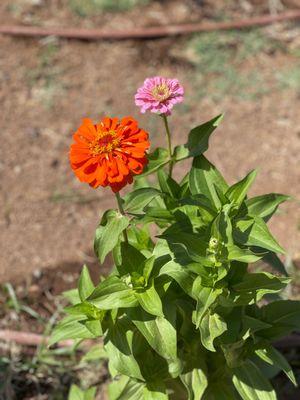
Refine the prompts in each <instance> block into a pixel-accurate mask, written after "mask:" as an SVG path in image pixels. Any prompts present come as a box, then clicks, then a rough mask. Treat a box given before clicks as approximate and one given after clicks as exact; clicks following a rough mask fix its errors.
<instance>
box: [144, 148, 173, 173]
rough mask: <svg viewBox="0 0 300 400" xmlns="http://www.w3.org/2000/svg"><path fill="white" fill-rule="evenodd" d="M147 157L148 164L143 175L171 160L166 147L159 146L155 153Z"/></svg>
mask: <svg viewBox="0 0 300 400" xmlns="http://www.w3.org/2000/svg"><path fill="white" fill-rule="evenodd" d="M147 159H148V164H147V165H146V167H145V168H144V171H143V174H142V176H146V175H149V174H152V172H154V171H157V170H158V169H159V168H161V167H163V166H164V165H166V164H167V163H168V162H169V153H168V151H167V150H166V149H163V148H162V147H158V148H157V149H155V150H154V152H153V153H150V154H148V156H147Z"/></svg>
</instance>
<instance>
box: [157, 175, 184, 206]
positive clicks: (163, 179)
mask: <svg viewBox="0 0 300 400" xmlns="http://www.w3.org/2000/svg"><path fill="white" fill-rule="evenodd" d="M157 177H158V182H159V186H160V189H161V191H162V192H163V193H166V194H168V195H169V196H171V197H172V198H174V199H176V198H177V197H178V194H179V192H180V185H179V184H178V183H177V182H176V181H175V180H174V179H173V178H171V177H170V176H169V175H167V174H166V173H165V171H164V170H163V169H160V170H159V171H158V172H157Z"/></svg>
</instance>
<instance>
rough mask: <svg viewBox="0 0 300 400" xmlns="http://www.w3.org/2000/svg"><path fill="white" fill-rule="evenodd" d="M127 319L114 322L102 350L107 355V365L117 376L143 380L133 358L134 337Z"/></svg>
mask: <svg viewBox="0 0 300 400" xmlns="http://www.w3.org/2000/svg"><path fill="white" fill-rule="evenodd" d="M131 325H132V324H131V322H130V321H129V320H128V318H125V317H123V318H121V319H118V320H116V322H115V324H114V325H113V326H112V327H111V328H110V329H109V331H108V334H107V336H106V338H105V343H104V348H105V350H106V352H107V353H108V354H109V365H110V367H111V366H112V367H113V368H114V369H115V370H116V371H117V372H118V373H119V374H123V375H127V376H130V377H132V378H135V379H139V380H142V381H143V380H144V378H143V376H142V373H141V370H140V367H139V364H138V362H137V361H136V359H135V357H134V349H135V346H136V336H135V333H134V331H133V327H132V326H131Z"/></svg>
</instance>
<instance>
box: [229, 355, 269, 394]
mask: <svg viewBox="0 0 300 400" xmlns="http://www.w3.org/2000/svg"><path fill="white" fill-rule="evenodd" d="M233 374H234V375H233V378H232V382H233V384H234V386H235V388H236V390H237V391H238V393H239V395H240V396H241V397H242V399H243V400H276V399H277V396H276V393H275V391H274V389H273V388H272V386H271V384H270V383H269V381H268V380H267V379H266V378H265V377H264V376H263V375H262V373H261V372H260V370H259V369H258V368H257V366H256V365H255V364H254V363H253V362H251V361H247V362H245V363H244V364H242V365H240V366H239V367H238V368H235V369H233Z"/></svg>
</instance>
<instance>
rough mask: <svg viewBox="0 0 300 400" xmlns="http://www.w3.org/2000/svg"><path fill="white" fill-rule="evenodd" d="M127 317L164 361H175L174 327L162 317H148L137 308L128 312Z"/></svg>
mask: <svg viewBox="0 0 300 400" xmlns="http://www.w3.org/2000/svg"><path fill="white" fill-rule="evenodd" d="M128 315H129V317H130V319H131V320H132V322H133V323H134V324H135V326H136V327H137V328H138V330H139V331H140V332H141V334H142V335H143V336H144V337H145V339H146V340H147V342H148V343H149V345H150V346H151V347H152V348H153V349H154V350H155V351H156V352H157V353H158V354H159V355H160V356H162V357H163V358H164V359H166V360H176V359H177V333H176V329H175V327H174V326H173V325H172V324H171V322H169V321H168V319H166V318H163V317H155V318H154V317H152V316H149V314H147V313H146V312H145V311H143V310H142V309H139V308H132V309H130V310H128Z"/></svg>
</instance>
